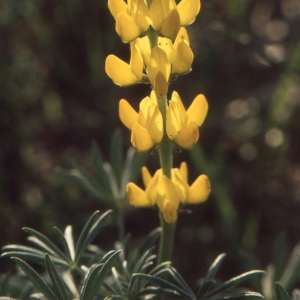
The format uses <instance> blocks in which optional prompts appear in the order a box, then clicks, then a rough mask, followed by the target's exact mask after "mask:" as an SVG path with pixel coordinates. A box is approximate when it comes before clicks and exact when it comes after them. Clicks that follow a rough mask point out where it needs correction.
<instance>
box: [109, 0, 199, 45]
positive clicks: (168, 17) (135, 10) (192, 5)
mask: <svg viewBox="0 0 300 300" xmlns="http://www.w3.org/2000/svg"><path fill="white" fill-rule="evenodd" d="M147 2H148V1H145V0H128V1H127V3H126V2H125V1H123V0H108V7H109V10H110V12H111V14H112V15H113V17H114V18H115V20H116V31H117V33H118V35H119V36H120V37H121V39H122V41H123V42H125V43H127V42H130V41H132V40H134V39H136V38H137V37H139V36H141V35H142V34H144V33H145V32H146V31H147V30H148V29H149V27H150V26H152V28H153V29H154V30H156V31H157V32H158V33H159V34H160V35H162V36H166V37H169V38H172V39H173V38H174V37H175V36H176V34H177V32H178V30H179V28H180V26H186V25H189V24H191V23H192V22H193V21H194V20H195V18H196V16H197V14H198V12H199V10H200V0H182V1H180V3H179V4H178V5H176V2H175V0H152V1H151V4H150V6H148V5H147Z"/></svg>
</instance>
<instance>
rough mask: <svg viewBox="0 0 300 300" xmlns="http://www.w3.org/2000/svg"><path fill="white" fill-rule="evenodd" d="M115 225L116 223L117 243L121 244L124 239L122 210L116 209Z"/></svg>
mask: <svg viewBox="0 0 300 300" xmlns="http://www.w3.org/2000/svg"><path fill="white" fill-rule="evenodd" d="M116 214H117V223H118V231H119V241H120V242H121V243H122V244H123V243H124V239H125V228H124V227H125V224H124V223H125V222H124V209H122V208H117V209H116Z"/></svg>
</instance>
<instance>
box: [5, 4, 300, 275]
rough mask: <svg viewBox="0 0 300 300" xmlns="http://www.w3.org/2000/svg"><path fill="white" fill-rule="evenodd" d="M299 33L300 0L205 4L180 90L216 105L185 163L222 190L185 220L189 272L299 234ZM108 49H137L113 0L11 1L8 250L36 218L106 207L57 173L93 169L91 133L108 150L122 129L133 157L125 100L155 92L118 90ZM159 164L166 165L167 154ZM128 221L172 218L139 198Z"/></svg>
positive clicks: (80, 218) (67, 217)
mask: <svg viewBox="0 0 300 300" xmlns="http://www.w3.org/2000/svg"><path fill="white" fill-rule="evenodd" d="M299 32H300V4H299V1H298V0H264V1H261V0H214V1H211V0H202V8H201V12H200V14H199V15H198V17H197V20H196V22H195V23H194V24H193V25H191V26H190V27H189V33H190V40H191V47H192V49H193V51H194V54H195V59H194V63H193V71H192V72H191V73H189V74H188V75H186V76H182V77H180V78H178V80H177V81H176V82H174V83H172V84H171V87H170V90H173V89H176V90H177V91H178V92H179V93H180V95H181V97H182V99H183V101H184V102H185V103H186V106H188V105H189V104H190V103H191V101H192V99H193V98H194V97H195V96H196V95H197V94H198V93H203V94H205V95H206V96H207V99H208V101H209V105H210V108H209V113H208V117H207V119H206V121H205V123H204V125H203V126H202V128H201V139H200V142H199V144H198V145H197V147H195V149H194V150H193V151H191V152H188V151H185V150H183V151H180V152H178V153H177V152H176V153H175V165H176V166H178V165H179V163H180V162H181V161H182V160H184V159H186V160H188V161H189V162H190V170H189V172H190V174H191V175H190V179H191V181H192V180H193V179H194V178H195V177H196V175H197V174H198V173H199V172H204V173H207V174H208V175H209V176H210V179H211V183H212V188H213V194H212V196H211V197H210V199H209V200H208V201H207V202H206V203H205V204H203V205H200V206H194V207H192V214H187V213H184V212H185V211H183V213H182V214H181V215H180V218H179V224H178V231H177V236H176V247H175V251H174V262H175V264H176V265H177V267H178V268H179V269H180V270H181V271H182V273H183V274H186V275H187V278H186V279H187V280H194V279H195V278H198V277H199V276H201V275H202V274H204V270H206V268H207V266H208V265H209V263H210V262H211V261H212V260H213V259H214V258H215V257H216V256H217V255H218V254H219V253H220V252H227V253H228V254H229V257H232V260H234V261H235V264H234V265H233V264H231V267H230V269H227V270H226V271H227V272H229V273H236V270H240V269H243V270H244V269H245V268H247V267H248V266H245V265H244V264H245V260H243V258H244V257H245V256H247V257H248V262H249V259H250V262H249V263H253V264H254V265H255V267H256V266H262V267H265V266H266V265H267V264H268V263H269V261H270V252H271V249H272V247H273V244H274V241H275V239H276V237H277V236H278V234H279V232H280V231H286V232H287V234H288V238H289V240H290V243H291V244H292V245H293V244H295V243H296V242H298V240H299V230H300V223H299V221H298V219H299V213H300V204H299V201H300V156H299V153H300V139H299V136H300V118H299V113H300V110H299V108H300V105H299V103H300V102H299V99H300V89H299V86H300V85H299V83H300V77H299V75H300V74H299V71H300V49H299V48H300V38H299ZM109 53H113V54H115V55H117V56H120V57H123V58H124V59H128V57H129V50H128V46H127V45H124V44H122V43H121V41H120V39H119V37H118V36H117V34H116V33H115V31H114V20H113V17H112V16H111V15H110V13H109V11H108V9H107V2H106V1H104V0H103V1H102V0H97V1H95V0H88V1H83V0H61V1H56V0H54V1H45V0H39V1H37V0H32V1H25V0H24V1H20V0H1V1H0V57H1V59H0V64H1V65H0V66H1V67H0V85H1V94H0V161H1V166H0V207H1V209H0V228H1V240H0V244H1V245H4V244H6V243H10V242H17V241H19V240H22V239H23V234H22V232H21V227H23V226H30V227H34V228H38V229H39V230H40V231H42V232H44V233H45V234H47V233H48V232H50V231H51V228H52V226H53V225H56V226H57V227H60V228H63V227H65V226H66V225H67V224H73V225H74V227H75V228H76V227H81V226H82V224H83V223H84V220H86V218H87V216H88V215H90V214H91V212H92V211H94V209H98V208H100V209H103V208H104V207H103V205H102V204H100V203H99V202H97V200H95V199H94V198H93V197H90V196H88V195H87V194H86V193H85V192H83V191H81V190H80V189H79V188H76V187H75V186H74V185H73V184H71V183H70V182H68V181H67V180H65V179H63V178H62V177H61V176H58V175H57V172H56V168H58V167H64V168H71V167H72V165H73V164H74V163H77V164H80V165H82V166H84V167H85V168H91V167H92V162H91V160H90V155H89V153H90V152H89V151H90V147H91V142H92V140H95V141H96V142H97V143H98V145H99V147H100V148H101V151H102V152H103V154H104V157H105V158H106V159H108V157H109V144H110V139H111V136H112V134H113V132H114V131H115V129H116V128H117V127H119V126H120V127H121V132H122V135H123V136H124V149H123V150H124V154H125V152H126V151H127V148H128V147H129V145H130V142H129V132H128V130H127V129H125V128H123V126H121V124H120V122H119V120H118V113H117V109H118V101H119V99H120V98H121V97H124V98H126V99H128V100H129V101H131V103H133V106H135V107H137V105H138V102H139V101H140V99H141V98H142V97H144V96H145V95H147V94H148V93H149V87H148V86H138V87H137V86H134V87H127V88H119V87H117V86H115V85H114V84H113V83H112V82H111V81H110V79H109V78H108V77H107V76H106V74H105V72H104V61H105V57H106V56H107V55H108V54H109ZM148 164H149V165H150V169H153V170H154V169H155V168H157V167H158V162H157V154H156V153H155V152H153V153H152V155H150V156H149V158H148ZM125 220H126V230H127V231H129V232H132V234H133V236H136V237H140V236H142V235H144V234H146V233H148V232H149V231H150V230H152V229H153V228H154V227H155V226H158V225H159V222H158V218H157V214H156V212H155V211H154V210H149V209H147V210H143V209H134V208H131V207H127V208H126V216H125ZM140 224H143V226H140ZM115 233H116V232H115V229H114V228H111V231H110V233H109V234H110V235H113V234H115ZM190 245H193V247H190ZM186 249H188V251H189V253H188V255H186ZM191 257H194V258H195V259H192V260H191V259H190V258H191ZM254 257H255V258H254ZM192 262H193V267H194V269H195V268H197V267H198V269H199V274H190V273H189V270H190V268H191V263H192ZM232 265H233V266H234V268H236V269H234V268H233V267H232ZM201 270H203V271H201Z"/></svg>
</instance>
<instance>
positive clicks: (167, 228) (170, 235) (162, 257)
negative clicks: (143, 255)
mask: <svg viewBox="0 0 300 300" xmlns="http://www.w3.org/2000/svg"><path fill="white" fill-rule="evenodd" d="M159 215H160V224H161V227H162V233H161V238H160V243H159V253H158V263H159V264H160V263H162V262H164V261H169V260H171V257H172V249H173V244H174V235H175V229H176V222H175V223H171V224H169V223H167V222H166V221H165V220H164V217H163V215H162V213H160V214H159Z"/></svg>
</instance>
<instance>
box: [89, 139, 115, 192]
mask: <svg viewBox="0 0 300 300" xmlns="http://www.w3.org/2000/svg"><path fill="white" fill-rule="evenodd" d="M92 160H93V163H94V165H95V170H96V175H97V177H98V179H99V180H100V181H101V182H102V185H103V187H104V190H105V192H106V193H107V194H109V193H110V192H111V191H110V189H109V178H108V176H107V173H106V171H105V169H104V167H103V165H104V160H103V157H102V154H101V151H100V149H99V147H98V145H97V143H96V142H93V143H92Z"/></svg>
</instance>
